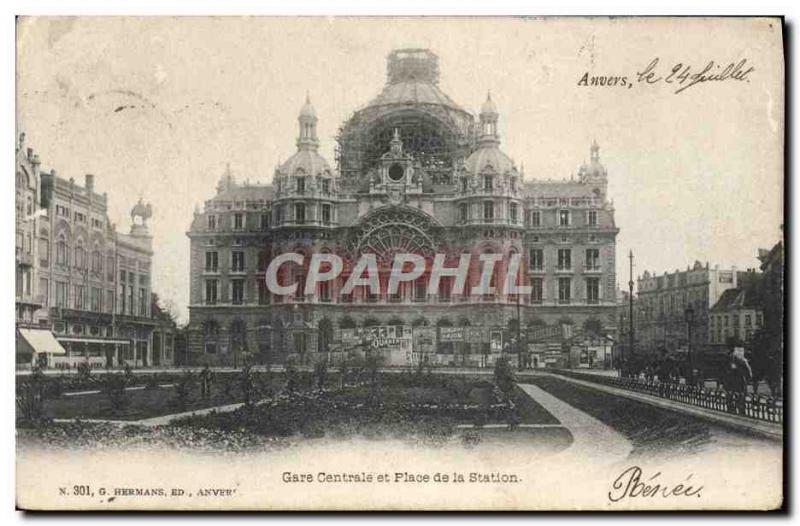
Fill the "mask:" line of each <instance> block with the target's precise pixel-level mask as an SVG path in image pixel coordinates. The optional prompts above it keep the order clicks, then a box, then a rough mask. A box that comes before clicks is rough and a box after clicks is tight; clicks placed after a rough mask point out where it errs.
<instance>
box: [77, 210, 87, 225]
mask: <svg viewBox="0 0 800 526" xmlns="http://www.w3.org/2000/svg"><path fill="white" fill-rule="evenodd" d="M75 222H77V223H85V222H86V214H83V213H81V212H75Z"/></svg>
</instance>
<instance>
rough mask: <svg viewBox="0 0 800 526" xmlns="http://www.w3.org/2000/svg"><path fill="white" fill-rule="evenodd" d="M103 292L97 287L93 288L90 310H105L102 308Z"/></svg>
mask: <svg viewBox="0 0 800 526" xmlns="http://www.w3.org/2000/svg"><path fill="white" fill-rule="evenodd" d="M102 292H103V291H102V290H100V289H98V288H97V287H92V292H91V296H90V297H89V305H90V306H89V308H90V309H91V310H92V311H93V312H100V311H101V310H103V309H102V308H101V307H102V302H103V294H102Z"/></svg>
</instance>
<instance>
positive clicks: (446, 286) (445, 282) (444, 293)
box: [439, 278, 453, 303]
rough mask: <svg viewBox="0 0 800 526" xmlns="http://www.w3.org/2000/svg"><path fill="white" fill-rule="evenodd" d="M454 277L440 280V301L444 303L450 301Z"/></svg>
mask: <svg viewBox="0 0 800 526" xmlns="http://www.w3.org/2000/svg"><path fill="white" fill-rule="evenodd" d="M451 279H452V278H442V279H440V280H439V301H440V302H442V303H449V302H450V289H451V287H452V286H453V285H452V283H451Z"/></svg>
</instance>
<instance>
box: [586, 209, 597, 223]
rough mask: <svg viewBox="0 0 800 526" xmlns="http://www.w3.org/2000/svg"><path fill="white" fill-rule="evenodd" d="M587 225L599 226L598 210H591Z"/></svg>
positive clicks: (587, 217)
mask: <svg viewBox="0 0 800 526" xmlns="http://www.w3.org/2000/svg"><path fill="white" fill-rule="evenodd" d="M586 224H588V225H589V226H597V210H589V213H588V214H587V216H586Z"/></svg>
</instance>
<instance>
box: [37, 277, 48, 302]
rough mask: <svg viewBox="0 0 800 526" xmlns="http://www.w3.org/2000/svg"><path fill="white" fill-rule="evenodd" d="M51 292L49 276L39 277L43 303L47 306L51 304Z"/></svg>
mask: <svg viewBox="0 0 800 526" xmlns="http://www.w3.org/2000/svg"><path fill="white" fill-rule="evenodd" d="M49 292H50V291H49V290H48V281H47V278H39V294H41V296H42V304H43V305H45V306H47V305H50V295H49V294H48V293H49Z"/></svg>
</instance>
